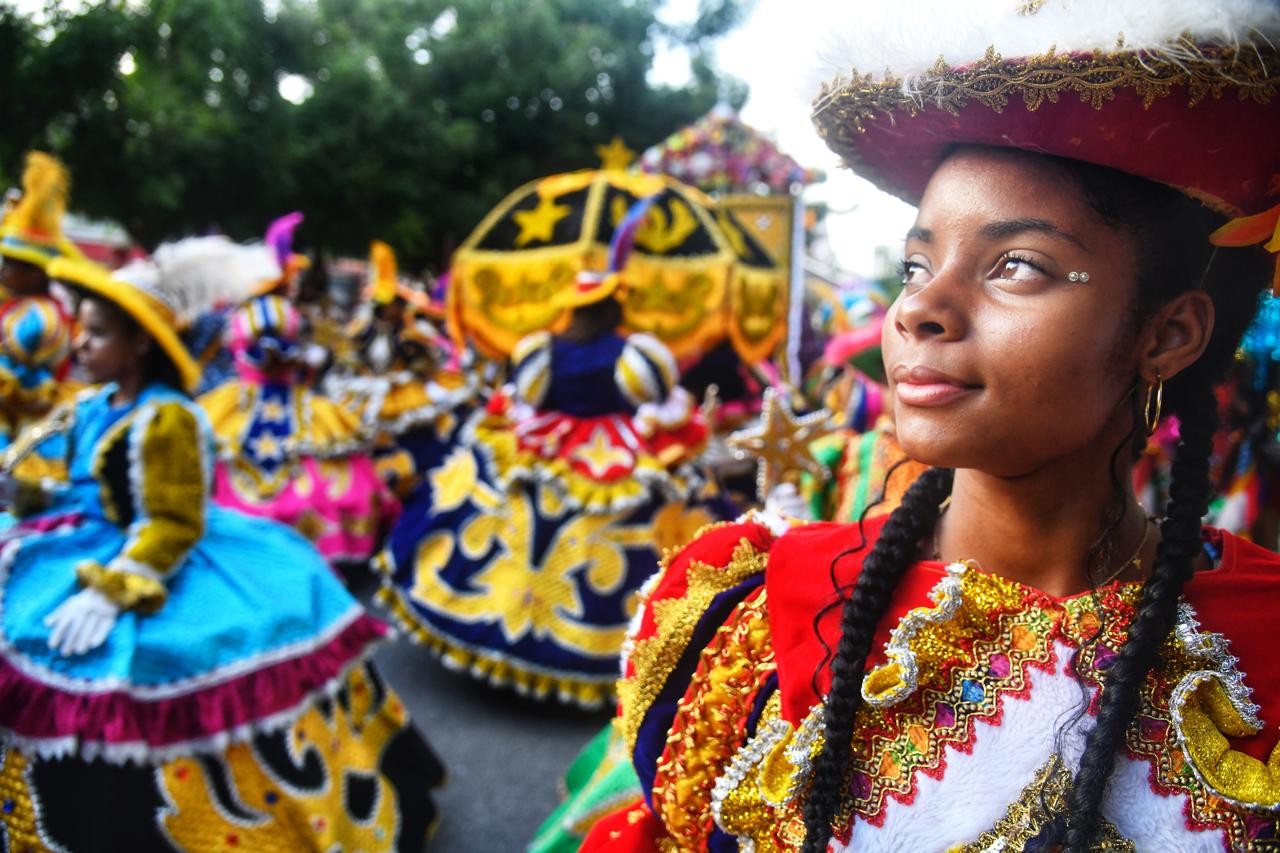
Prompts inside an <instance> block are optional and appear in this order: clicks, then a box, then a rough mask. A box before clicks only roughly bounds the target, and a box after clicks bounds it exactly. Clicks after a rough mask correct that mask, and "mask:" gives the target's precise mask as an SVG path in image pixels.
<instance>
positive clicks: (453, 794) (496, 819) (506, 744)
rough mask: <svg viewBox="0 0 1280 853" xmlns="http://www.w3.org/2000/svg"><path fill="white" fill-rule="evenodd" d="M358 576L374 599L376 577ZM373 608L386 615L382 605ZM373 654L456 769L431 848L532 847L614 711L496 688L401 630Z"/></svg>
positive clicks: (491, 850)
mask: <svg viewBox="0 0 1280 853" xmlns="http://www.w3.org/2000/svg"><path fill="white" fill-rule="evenodd" d="M354 580H355V583H354V586H356V590H355V591H356V592H357V593H358V594H359V596H360V598H361V599H362V600H364V601H365V602H366V604H368V603H369V600H370V598H371V595H372V592H373V589H374V586H373V582H372V580H370V579H368V578H359V579H354ZM370 610H371V611H372V612H373V613H375V614H377V615H378V616H380V617H382V618H386V614H385V613H384V612H382V611H381V610H380V609H379V607H378V605H377V604H372V605H370ZM374 660H375V661H376V662H377V664H378V667H379V670H380V671H381V672H382V674H383V675H384V676H385V677H386V678H387V680H388V681H389V682H390V683H391V685H392V686H393V687H394V688H395V689H396V690H397V692H399V694H400V696H401V698H403V699H404V702H405V704H406V705H407V706H408V708H409V712H410V714H412V716H413V719H414V720H415V722H416V723H417V725H418V728H419V730H420V731H422V733H423V734H425V735H426V737H427V740H428V741H430V742H431V746H432V747H433V748H434V749H435V750H436V752H437V754H439V755H440V758H441V759H442V760H443V761H444V764H445V767H446V768H448V773H449V776H448V782H447V783H446V785H445V787H444V788H443V789H442V790H440V791H438V792H437V794H436V802H437V803H438V804H439V807H440V814H441V820H440V825H439V827H438V828H437V830H436V834H435V836H434V838H433V839H432V843H431V846H430V847H429V848H428V849H429V850H430V851H431V853H473V851H474V853H482V851H483V853H506V851H512V853H516V851H522V850H524V847H525V844H526V843H527V842H528V841H529V839H530V838H531V837H532V835H533V831H534V830H535V829H537V827H538V825H539V824H540V823H542V821H543V819H544V818H546V816H547V815H548V814H549V813H550V812H551V810H552V809H554V808H555V807H556V806H557V805H558V804H559V803H560V800H561V788H560V786H561V784H562V783H561V779H562V777H563V775H564V771H565V768H566V767H568V766H569V762H570V761H571V760H573V757H574V756H575V755H576V754H577V752H578V750H579V749H581V748H582V746H583V745H584V744H585V743H586V742H587V741H588V740H590V739H591V737H592V736H593V735H594V734H595V733H596V732H598V731H599V730H600V728H601V727H602V726H604V724H605V723H606V722H607V721H608V720H609V717H610V716H611V711H609V710H602V711H598V712H594V713H591V712H586V711H582V710H579V709H575V708H572V707H570V706H567V705H561V704H559V703H540V702H531V701H529V700H527V699H524V698H522V697H520V696H518V695H517V694H515V693H514V692H511V691H509V690H499V689H497V688H493V687H489V686H488V685H487V684H484V683H482V682H480V681H478V680H476V679H474V678H472V677H471V676H469V675H465V674H461V673H456V672H452V671H450V670H448V669H446V668H445V667H444V666H443V665H442V664H440V662H439V661H438V660H437V659H436V658H435V656H434V655H432V654H431V653H430V652H428V651H427V650H426V649H425V648H422V647H421V646H416V645H414V644H412V643H410V642H409V641H408V639H406V638H404V637H403V636H402V637H401V638H400V639H399V640H397V641H396V642H394V643H391V644H389V645H387V646H385V647H383V648H382V649H381V650H380V651H379V652H378V653H377V655H376V656H375V658H374Z"/></svg>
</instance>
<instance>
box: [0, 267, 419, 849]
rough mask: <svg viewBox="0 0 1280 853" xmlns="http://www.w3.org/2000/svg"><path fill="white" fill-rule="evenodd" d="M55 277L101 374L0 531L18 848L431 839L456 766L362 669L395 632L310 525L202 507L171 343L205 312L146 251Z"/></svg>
mask: <svg viewBox="0 0 1280 853" xmlns="http://www.w3.org/2000/svg"><path fill="white" fill-rule="evenodd" d="M50 274H51V275H53V276H54V277H55V278H58V279H60V280H62V281H64V282H65V283H67V284H68V285H70V286H71V287H73V288H75V289H76V290H78V291H79V292H80V293H81V295H82V296H81V301H80V306H79V313H78V321H79V326H80V331H79V333H78V337H77V341H76V354H77V357H78V359H79V361H80V363H81V365H82V367H83V369H84V370H85V373H86V374H87V375H88V377H89V378H90V379H91V380H93V381H94V382H98V383H102V384H103V387H102V388H101V389H100V390H97V391H93V392H86V394H85V395H84V396H83V397H82V398H81V399H80V401H79V402H78V403H76V404H75V405H74V406H70V407H65V408H61V409H59V410H56V411H55V412H54V413H53V414H52V415H51V416H50V419H49V421H47V422H46V423H45V424H44V425H43V429H44V431H45V432H46V433H50V432H57V431H63V432H65V433H66V434H67V435H68V436H69V441H68V445H69V448H70V449H69V455H68V462H67V464H68V469H69V474H70V476H69V481H68V482H67V483H66V484H65V485H64V486H61V487H59V488H57V489H56V490H52V491H50V492H49V493H48V494H47V500H46V502H47V506H46V507H45V508H44V509H43V510H41V511H39V512H37V513H35V514H34V515H31V516H30V517H28V518H26V519H24V520H23V521H22V522H21V523H19V524H18V525H17V526H16V527H14V528H12V529H10V530H9V531H8V532H7V533H6V534H5V538H4V543H3V552H2V554H3V565H4V567H5V571H4V574H3V577H2V579H0V583H2V585H3V589H2V590H0V592H2V593H3V600H4V602H5V607H4V609H3V613H2V614H0V684H2V689H0V694H2V695H3V696H4V697H5V699H4V701H3V702H0V730H3V732H4V735H3V737H2V738H0V743H2V744H3V765H2V768H0V775H2V776H3V779H4V780H5V784H4V788H5V792H6V793H5V797H6V801H5V802H6V807H5V808H4V810H3V814H0V821H2V822H3V825H4V834H5V837H6V838H7V839H8V842H9V844H10V845H11V846H15V847H22V846H27V847H31V848H32V849H35V848H40V849H69V850H88V851H91V850H120V849H129V850H165V849H171V848H173V849H183V850H213V849H228V848H243V849H259V850H266V849H290V850H297V849H325V850H329V849H347V850H351V849H363V850H389V851H390V850H418V849H421V848H422V847H423V845H424V844H425V840H426V837H427V834H428V831H429V828H430V825H431V823H432V819H433V816H434V808H433V806H432V803H431V800H430V794H429V791H430V788H431V787H432V786H433V785H435V784H437V783H438V782H439V781H440V775H441V768H440V766H439V763H438V762H437V760H436V759H435V757H434V756H433V755H432V754H431V752H430V750H429V749H428V747H427V746H426V744H425V742H424V741H423V740H422V739H421V737H420V736H419V735H418V734H417V733H416V732H415V731H414V730H413V729H412V727H411V726H410V724H409V721H408V719H407V717H406V714H405V710H404V707H403V705H402V704H401V702H400V700H399V699H398V698H397V697H396V695H395V693H394V692H392V691H391V690H390V688H389V687H388V686H387V685H386V683H385V682H383V681H382V679H381V678H380V677H379V675H378V673H377V672H376V670H375V669H374V668H373V666H372V664H371V663H370V662H369V660H368V658H369V654H370V653H371V651H372V650H373V649H374V648H375V647H376V645H377V644H378V642H379V641H381V640H382V639H383V638H384V636H385V635H386V628H385V626H383V625H382V624H381V623H380V622H377V621H376V620H374V619H372V618H371V617H370V616H368V615H367V614H365V613H364V611H363V608H361V606H360V604H359V603H358V602H356V601H355V600H354V599H352V598H351V596H350V595H349V594H348V593H347V592H346V590H345V589H343V587H342V585H341V584H340V583H339V582H338V581H337V579H336V578H334V577H333V574H332V573H331V571H330V570H329V568H328V566H326V565H325V563H324V561H323V560H322V559H321V557H320V556H319V554H318V553H317V552H316V551H315V549H314V548H313V547H312V546H311V544H310V543H309V542H307V541H306V540H305V539H303V538H302V537H301V536H299V535H298V534H296V533H294V532H293V531H292V530H290V529H289V528H287V527H284V526H283V525H279V524H276V523H275V522H272V521H268V520H265V519H257V518H252V517H250V516H247V515H243V514H241V513H237V512H234V511H231V510H227V509H222V508H218V507H214V506H211V505H210V504H209V500H208V493H209V484H210V481H211V478H212V471H211V459H212V437H211V435H210V433H209V429H208V426H207V424H206V422H205V419H204V416H203V413H202V412H201V411H200V409H199V408H198V407H196V406H195V405H194V404H192V402H191V401H190V399H189V398H188V396H187V393H188V392H189V391H190V390H191V389H192V388H194V387H195V385H196V383H197V381H198V380H199V367H198V366H197V364H196V363H195V362H194V361H193V360H192V358H191V357H190V356H189V355H188V352H187V350H186V349H185V348H184V346H183V344H182V343H181V341H180V340H179V338H178V333H177V329H179V328H181V326H182V325H183V324H184V321H186V320H187V319H189V318H190V317H191V316H193V315H194V314H195V313H197V312H198V308H200V307H203V306H197V305H196V304H194V303H195V301H196V299H195V298H194V296H193V294H191V293H184V292H181V291H179V290H177V289H175V288H174V287H173V285H174V284H175V282H173V281H170V280H167V279H166V278H165V277H164V276H163V275H162V272H161V270H160V269H159V268H158V267H157V266H156V265H155V264H153V263H150V262H138V263H135V264H132V265H130V266H128V267H126V268H125V269H122V270H120V271H119V272H118V273H115V274H109V273H107V272H106V271H104V270H101V269H99V268H97V267H94V266H92V265H87V264H84V263H75V262H67V261H58V262H56V263H54V264H51V266H50ZM32 434H33V435H34V433H32ZM25 450H26V448H24V447H20V446H18V445H15V446H14V447H13V448H11V451H10V454H9V456H8V459H7V461H8V462H10V463H12V461H13V459H14V458H15V457H16V456H18V455H21V453H22V452H24V451H25ZM4 484H5V487H6V488H5V490H6V491H13V490H14V488H13V487H14V486H15V483H14V482H13V480H12V478H11V477H8V476H6V478H5V480H4ZM281 591H286V594H281Z"/></svg>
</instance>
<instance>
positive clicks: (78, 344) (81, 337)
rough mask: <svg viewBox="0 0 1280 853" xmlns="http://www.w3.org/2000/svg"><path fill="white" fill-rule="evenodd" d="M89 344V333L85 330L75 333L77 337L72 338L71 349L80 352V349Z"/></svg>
mask: <svg viewBox="0 0 1280 853" xmlns="http://www.w3.org/2000/svg"><path fill="white" fill-rule="evenodd" d="M88 346H89V335H88V333H87V332H85V331H84V330H81V331H79V332H76V333H75V337H74V338H72V339H71V349H72V351H73V352H76V353H79V352H80V350H82V349H85V348H87V347H88Z"/></svg>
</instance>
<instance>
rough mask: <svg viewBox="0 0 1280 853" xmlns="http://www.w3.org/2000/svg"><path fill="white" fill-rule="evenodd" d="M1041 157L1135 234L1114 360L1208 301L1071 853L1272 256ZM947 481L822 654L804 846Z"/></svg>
mask: <svg viewBox="0 0 1280 853" xmlns="http://www.w3.org/2000/svg"><path fill="white" fill-rule="evenodd" d="M1045 160H1047V161H1052V162H1055V163H1056V164H1057V165H1058V166H1059V167H1060V168H1061V170H1062V171H1063V173H1064V175H1065V177H1066V178H1067V179H1068V181H1074V182H1075V183H1076V185H1077V186H1078V187H1079V189H1080V190H1081V191H1082V192H1083V193H1084V195H1085V198H1086V199H1087V200H1088V202H1089V204H1090V206H1091V207H1092V208H1093V209H1094V211H1095V212H1096V213H1097V214H1098V215H1099V216H1100V217H1101V218H1102V219H1103V220H1104V221H1105V222H1106V223H1107V224H1109V225H1111V226H1113V227H1114V228H1116V229H1119V230H1123V231H1124V232H1126V233H1128V234H1129V235H1130V236H1131V237H1132V238H1133V241H1134V245H1135V248H1136V257H1137V261H1138V264H1137V270H1138V273H1137V278H1138V280H1137V285H1138V287H1137V290H1138V295H1137V298H1136V299H1135V300H1134V302H1133V304H1132V305H1131V306H1130V308H1129V314H1130V316H1129V318H1128V319H1129V321H1130V322H1129V323H1128V327H1129V328H1130V330H1131V333H1130V335H1129V336H1128V340H1122V341H1121V342H1120V349H1119V351H1118V352H1117V354H1116V355H1117V358H1118V357H1119V356H1120V355H1121V354H1122V353H1124V352H1125V351H1126V350H1125V349H1124V348H1125V347H1128V348H1132V346H1134V345H1135V344H1136V342H1137V339H1138V335H1139V333H1140V330H1141V328H1142V325H1143V323H1144V322H1145V321H1146V320H1147V319H1149V318H1150V317H1151V316H1153V315H1154V313H1155V312H1156V311H1157V310H1158V309H1159V308H1160V307H1161V306H1163V305H1164V304H1166V303H1168V302H1169V301H1171V300H1172V299H1174V298H1175V297H1177V296H1178V295H1180V294H1182V293H1185V292H1188V291H1191V290H1195V289H1203V290H1204V291H1205V292H1206V293H1207V294H1208V295H1209V296H1210V298H1211V299H1212V300H1213V303H1214V308H1215V321H1214V328H1213V333H1212V336H1211V338H1210V340H1209V342H1208V345H1207V347H1206V349H1205V352H1204V353H1203V354H1202V356H1201V357H1200V359H1199V360H1197V361H1196V362H1195V363H1194V364H1192V365H1190V366H1189V367H1187V368H1186V369H1185V370H1183V371H1182V372H1181V373H1179V374H1178V375H1177V376H1176V377H1174V378H1173V379H1171V380H1170V381H1169V382H1168V383H1166V385H1165V390H1164V398H1165V401H1166V410H1167V411H1169V412H1172V413H1174V414H1176V415H1178V417H1179V419H1180V423H1181V438H1180V443H1179V446H1178V448H1177V450H1176V451H1175V454H1174V459H1173V465H1172V472H1171V473H1172V478H1171V483H1170V487H1169V494H1170V500H1169V505H1168V507H1167V508H1166V513H1165V520H1164V522H1163V524H1162V525H1161V528H1160V533H1161V542H1160V546H1159V548H1158V550H1157V552H1156V559H1155V565H1154V567H1153V570H1152V575H1151V577H1150V579H1149V580H1148V581H1147V582H1146V583H1145V584H1144V586H1143V591H1142V597H1141V601H1140V603H1139V606H1138V610H1137V614H1136V616H1135V617H1134V620H1133V622H1132V623H1131V625H1130V627H1129V636H1128V639H1127V641H1126V642H1125V644H1124V645H1123V647H1122V648H1121V649H1120V651H1119V653H1118V656H1117V659H1116V660H1115V662H1114V663H1113V664H1112V666H1111V667H1110V668H1109V669H1108V671H1107V674H1106V678H1105V684H1104V687H1103V691H1102V697H1101V701H1100V705H1099V713H1098V720H1097V724H1096V725H1095V726H1094V728H1093V729H1092V731H1091V732H1090V734H1089V736H1088V738H1087V740H1086V746H1085V751H1084V754H1083V756H1082V758H1081V763H1080V768H1079V771H1078V772H1077V774H1076V777H1075V781H1074V784H1073V787H1072V791H1071V794H1070V797H1069V800H1068V804H1067V813H1066V815H1065V827H1066V830H1065V838H1064V839H1063V843H1064V847H1065V849H1066V850H1067V851H1070V853H1079V851H1085V850H1088V849H1089V848H1090V846H1091V845H1092V844H1093V841H1094V838H1095V837H1096V835H1097V833H1098V830H1099V828H1100V826H1101V822H1102V821H1101V812H1102V801H1103V796H1104V793H1105V791H1106V786H1107V781H1108V779H1109V778H1110V775H1111V771H1112V768H1113V767H1114V765H1115V757H1116V753H1117V752H1118V750H1119V749H1120V748H1121V747H1122V744H1123V741H1124V736H1125V732H1126V731H1127V729H1128V727H1129V725H1130V723H1131V722H1132V720H1133V718H1134V715H1135V714H1136V712H1137V708H1138V702H1139V699H1140V689H1141V687H1142V685H1143V683H1144V682H1145V680H1146V677H1147V674H1148V672H1149V671H1150V670H1151V669H1152V667H1153V666H1155V665H1156V663H1157V660H1158V654H1159V649H1160V646H1161V644H1162V643H1163V641H1164V639H1165V637H1167V636H1168V634H1169V632H1170V631H1171V630H1172V629H1173V625H1174V622H1175V620H1176V616H1177V603H1178V599H1179V597H1180V595H1181V593H1182V588H1183V586H1184V585H1185V584H1186V582H1187V581H1188V580H1189V579H1190V578H1191V576H1192V574H1193V572H1194V566H1195V564H1194V560H1195V558H1196V556H1197V555H1198V554H1199V553H1200V550H1201V547H1202V546H1201V527H1200V520H1201V518H1202V517H1203V515H1204V513H1205V512H1206V510H1207V508H1208V503H1209V499H1210V497H1211V494H1212V485H1211V483H1210V479H1209V455H1210V451H1211V443H1212V438H1213V434H1214V430H1215V429H1216V427H1217V410H1216V401H1215V398H1214V396H1213V391H1212V388H1213V384H1214V383H1215V382H1216V381H1217V380H1218V379H1219V378H1220V377H1221V376H1222V375H1223V374H1225V372H1226V370H1227V369H1228V367H1229V366H1230V364H1231V360H1232V355H1233V354H1234V352H1235V348H1236V346H1237V343H1238V341H1239V340H1240V337H1241V336H1242V335H1243V334H1244V330H1245V328H1246V327H1247V325H1248V323H1249V319H1250V317H1251V316H1252V314H1253V308H1254V305H1255V298H1254V297H1256V295H1257V293H1258V291H1259V290H1260V289H1261V286H1262V284H1263V283H1264V282H1265V281H1266V280H1267V279H1268V273H1267V267H1266V263H1267V262H1268V259H1267V258H1266V256H1265V255H1263V254H1262V253H1261V252H1258V251H1256V250H1253V249H1222V250H1215V249H1214V248H1213V247H1212V246H1211V245H1210V244H1209V242H1208V239H1207V238H1208V235H1209V233H1210V232H1212V231H1213V230H1214V228H1216V227H1217V225H1219V224H1221V222H1222V218H1221V217H1220V216H1218V215H1217V214H1214V213H1213V212H1211V211H1209V210H1208V209H1207V208H1204V207H1202V206H1201V205H1199V204H1198V203H1196V202H1194V201H1192V200H1191V199H1189V198H1188V197H1186V196H1184V195H1183V194H1182V193H1180V192H1178V191H1176V190H1174V189H1172V188H1170V187H1167V186H1164V185H1160V184H1155V183H1152V182H1150V181H1146V180H1144V179H1142V178H1137V177H1134V176H1132V175H1128V174H1125V173H1122V172H1117V171H1115V170H1112V169H1108V168H1105V167H1101V166H1094V165H1091V164H1087V163H1082V162H1079V161H1073V160H1065V159H1061V158H1053V157H1045ZM1135 382H1136V380H1135ZM1133 434H1134V436H1135V437H1134V439H1132V440H1133V441H1134V442H1135V445H1134V454H1133V457H1135V458H1136V455H1137V454H1138V453H1139V452H1140V451H1141V450H1142V448H1143V447H1144V446H1145V441H1146V436H1145V435H1144V434H1143V433H1142V431H1141V430H1135V431H1134V433H1133ZM952 477H953V474H952V472H951V471H946V470H940V469H934V470H931V471H929V472H926V473H925V474H924V475H923V476H922V477H921V478H920V479H919V480H917V482H916V483H915V485H913V486H912V488H911V489H910V490H909V491H908V492H907V495H906V497H904V499H903V502H902V504H901V506H899V507H898V508H897V509H896V510H895V511H894V513H893V514H892V515H891V516H890V518H889V520H888V521H887V522H886V523H885V526H884V528H883V529H882V532H881V534H880V538H879V539H878V540H877V542H876V543H875V545H874V546H873V548H872V550H871V551H870V552H869V553H868V554H867V556H866V558H865V559H864V561H863V564H862V569H861V573H860V574H859V576H858V579H857V582H856V584H855V586H854V588H853V592H852V594H850V595H849V597H848V598H847V599H846V600H845V602H844V605H843V611H842V615H841V622H840V627H841V635H840V641H839V643H838V644H837V646H836V650H835V653H834V655H833V656H832V658H831V661H830V667H831V688H830V691H829V692H828V694H827V698H826V700H825V719H824V732H823V734H824V742H823V745H822V749H821V751H820V752H819V753H818V755H817V756H816V757H815V759H814V762H813V773H812V778H811V784H810V788H809V794H808V797H807V799H806V800H805V805H804V823H805V843H804V848H803V849H804V850H805V851H806V853H819V851H822V850H825V849H826V846H827V843H828V841H829V840H830V838H831V832H832V823H833V821H834V820H835V819H836V817H837V815H838V814H839V812H840V809H841V805H842V803H843V802H844V799H845V797H846V796H847V794H848V790H849V786H848V782H847V778H846V777H847V773H848V771H849V765H850V762H851V758H852V748H851V740H852V736H853V730H854V722H855V718H856V716H857V714H858V711H859V709H860V707H861V705H862V694H861V685H862V679H863V675H864V671H865V668H866V661H867V657H868V655H869V654H870V652H871V644H872V642H873V639H874V636H875V631H876V627H877V626H878V625H879V623H880V621H881V620H882V619H883V618H884V616H885V614H886V613H887V612H888V609H889V604H890V601H891V599H892V596H893V592H894V590H895V589H896V588H897V585H898V583H899V581H900V580H901V579H902V577H903V575H904V574H905V573H906V570H907V569H908V567H910V565H911V564H912V563H913V562H914V561H915V560H916V559H917V557H918V554H917V551H918V548H919V542H920V541H921V540H922V539H924V538H925V537H926V536H927V535H928V534H929V533H930V532H931V531H932V530H933V528H934V526H935V525H936V523H937V520H938V515H939V505H940V504H941V503H942V501H943V500H945V498H946V497H947V495H949V494H950V490H951V483H952ZM837 559H839V558H837ZM823 665H824V666H825V665H826V661H824V662H823ZM1060 817H1063V816H1060ZM1057 823H1058V824H1059V825H1062V823H1063V821H1061V820H1059V821H1057Z"/></svg>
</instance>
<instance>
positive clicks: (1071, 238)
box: [980, 218, 1089, 252]
mask: <svg viewBox="0 0 1280 853" xmlns="http://www.w3.org/2000/svg"><path fill="white" fill-rule="evenodd" d="M1028 231H1034V232H1036V233H1039V234H1046V235H1048V236H1050V237H1057V238H1058V239H1060V240H1066V241H1067V242H1068V243H1074V244H1075V245H1077V246H1079V247H1080V248H1081V249H1084V250H1085V251H1086V252H1087V251H1089V247H1088V246H1086V245H1085V243H1084V241H1083V240H1081V239H1080V238H1079V237H1077V236H1076V235H1074V234H1072V233H1071V232H1070V231H1067V230H1065V229H1063V228H1060V227H1058V226H1057V225H1054V224H1053V223H1052V222H1050V221H1049V220H1047V219H1034V218H1025V219H1003V220H1000V221H998V222H988V223H987V224H986V225H984V226H982V229H981V231H980V233H981V234H982V236H983V237H986V238H988V239H991V240H998V239H1000V238H1001V237H1013V236H1014V235H1017V234H1025V233H1026V232H1028Z"/></svg>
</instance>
